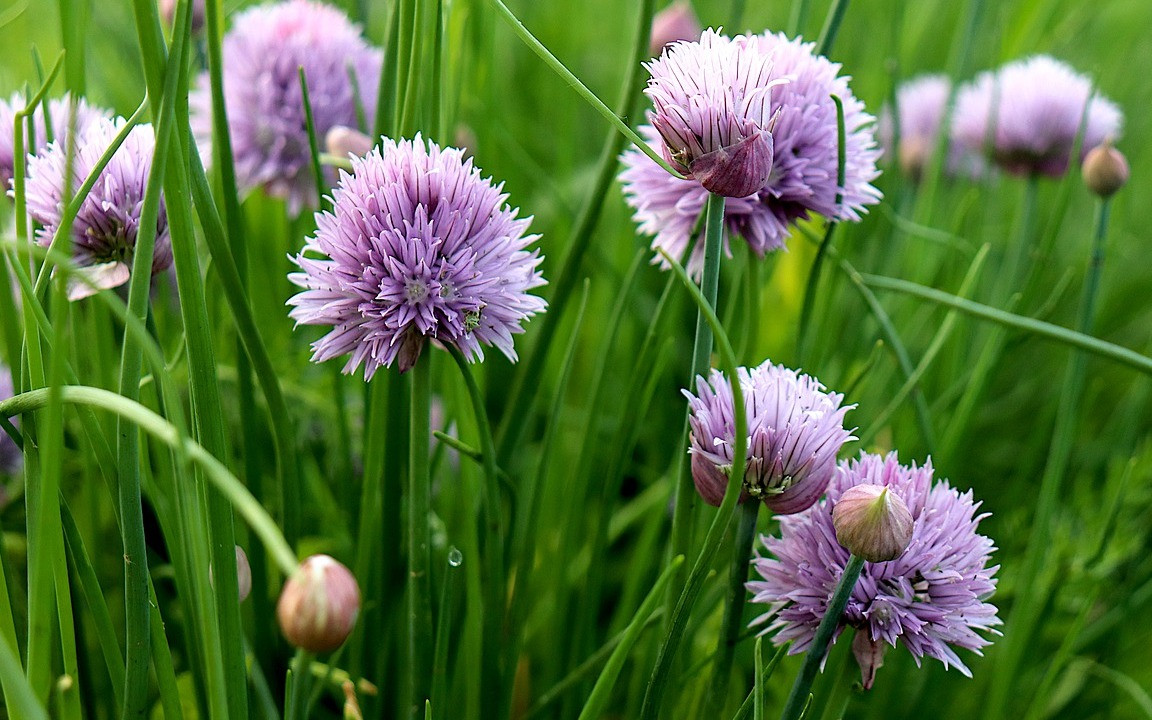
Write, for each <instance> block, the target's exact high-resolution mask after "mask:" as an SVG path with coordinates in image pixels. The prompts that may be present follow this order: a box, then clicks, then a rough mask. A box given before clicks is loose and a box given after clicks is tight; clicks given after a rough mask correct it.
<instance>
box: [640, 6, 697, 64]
mask: <svg viewBox="0 0 1152 720" xmlns="http://www.w3.org/2000/svg"><path fill="white" fill-rule="evenodd" d="M702 29H703V28H701V27H700V21H699V20H698V19H696V13H695V12H693V11H692V6H691V5H689V4H688V3H687V2H686V1H685V0H677V2H674V3H672V4H671V5H669V6H668V7H666V8H664V9H663V10H661V11H660V12H658V13H656V17H654V18H652V36H651V39H650V41H649V47H648V51H649V53H651V54H652V55H659V54H660V51H661V50H663V49H664V46H665V45H667V44H669V43H674V42H677V41H680V40H699V39H700V32H701V30H702Z"/></svg>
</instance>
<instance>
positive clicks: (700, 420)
mask: <svg viewBox="0 0 1152 720" xmlns="http://www.w3.org/2000/svg"><path fill="white" fill-rule="evenodd" d="M736 373H737V375H738V376H739V378H740V388H741V389H742V390H743V391H744V407H745V413H746V417H747V418H748V445H747V447H748V459H747V465H746V468H747V469H746V470H745V472H744V494H743V496H742V498H741V500H742V501H744V500H747V499H749V498H755V499H759V500H763V501H764V503H765V504H766V505H767V506H768V507H770V508H771V509H772V510H774V511H775V512H777V513H779V514H781V515H787V514H790V513H797V512H800V511H801V510H804V509H805V508H807V507H809V506H810V505H811V504H812V503H814V502H816V500H817V498H819V497H820V495H822V494H823V493H824V488H825V487H826V486H827V485H828V481H829V480H830V479H831V477H832V474H833V473H834V472H835V470H836V453H838V452H839V451H840V448H841V447H842V446H843V445H844V443H846V442H848V441H849V440H852V439H854V438H853V437H852V431H850V430H845V429H844V416H845V414H847V412H848V411H849V410H851V409H852V408H853V407H855V406H854V405H848V406H842V405H841V404H840V403H841V402H842V401H843V400H844V396H843V395H841V394H839V393H830V392H826V391H825V390H824V386H823V385H821V384H820V383H819V382H818V381H817V380H816V379H815V378H812V377H809V376H808V375H802V374H800V373H799V372H797V371H795V370H789V369H788V368H786V367H784V366H783V365H773V364H772V363H771V362H765V363H764V364H762V365H760V366H759V367H755V368H752V369H751V370H749V369H748V368H737V369H736ZM683 392H684V395H685V397H687V398H688V407H689V409H690V410H691V415H690V417H689V420H688V422H689V425H690V426H691V430H692V438H691V448H690V449H689V453H691V455H692V480H693V481H694V482H695V484H696V489H697V490H698V491H699V492H700V495H701V497H703V498H704V501H705V502H707V503H708V504H710V505H719V504H720V501H721V500H723V498H724V490H725V488H726V487H727V486H728V473H730V472H731V470H732V444H733V441H734V438H735V433H736V425H735V418H734V416H733V406H732V388H731V386H730V385H729V384H728V379H727V378H726V377H725V376H724V373H722V372H720V371H719V370H713V371H712V374H711V375H710V376H709V377H708V379H707V380H705V379H704V378H703V377H698V378H696V395H693V394H692V393H690V392H689V391H687V390H684V391H683Z"/></svg>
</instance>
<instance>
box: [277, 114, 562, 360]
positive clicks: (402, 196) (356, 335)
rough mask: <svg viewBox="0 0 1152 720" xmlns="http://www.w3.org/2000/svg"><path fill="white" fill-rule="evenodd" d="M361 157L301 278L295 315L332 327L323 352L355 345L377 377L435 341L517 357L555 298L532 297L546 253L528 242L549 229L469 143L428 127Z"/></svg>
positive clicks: (296, 278)
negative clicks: (432, 133)
mask: <svg viewBox="0 0 1152 720" xmlns="http://www.w3.org/2000/svg"><path fill="white" fill-rule="evenodd" d="M351 162H352V174H348V173H344V172H341V174H340V185H339V187H337V188H336V190H335V191H334V192H333V208H332V211H331V212H323V213H317V215H316V224H317V229H316V235H315V236H314V237H313V238H311V239H310V240H309V241H308V243H307V244H306V245H305V246H304V250H303V251H302V252H301V253H300V254H299V255H298V256H296V257H295V258H294V261H295V263H296V264H297V265H298V266H299V267H300V269H301V271H302V272H298V273H293V274H292V275H290V276H289V278H290V279H291V280H292V282H293V283H295V284H296V285H299V286H300V287H302V288H304V291H303V292H301V293H299V294H297V295H295V296H294V297H292V298H290V299H289V300H288V304H290V305H293V306H295V307H294V308H293V310H292V311H291V313H290V315H291V316H292V317H293V318H295V319H296V321H297V322H298V323H301V324H304V325H331V326H332V331H331V332H330V333H328V334H327V335H325V336H324V337H323V338H321V339H320V340H319V341H317V342H316V343H314V344H313V345H312V349H313V351H314V352H313V355H312V360H313V361H314V362H323V361H324V360H328V359H330V358H333V357H336V356H338V355H344V354H346V353H351V357H350V358H349V359H348V363H347V364H346V365H345V367H344V371H345V372H347V373H351V372H354V371H355V370H356V368H358V367H359V366H360V365H361V364H363V365H364V377H365V379H370V378H371V377H372V375H373V373H375V372H376V370H377V369H379V368H380V366H382V365H383V366H386V367H390V366H391V365H392V363H393V362H395V361H397V358H399V365H400V370H401V372H403V371H405V370H407V369H408V368H409V367H411V366H412V364H413V363H415V361H416V358H417V357H418V356H419V354H420V351H421V350H422V349H423V347H424V345H425V342H426V340H428V339H432V340H436V341H439V342H440V343H443V344H450V345H454V346H456V347H457V348H459V349H460V350H461V351H462V352H463V353H464V354H465V355H466V356H468V357H469V358H470V359H473V360H475V359H477V358H480V359H483V357H484V352H483V350H482V348H481V346H482V345H492V346H495V347H496V348H498V349H499V350H500V351H501V352H503V353H504V354H505V355H506V356H507V357H508V358H509V359H511V360H513V361H515V359H516V351H515V349H514V348H513V347H512V335H513V334H515V333H520V332H523V329H522V328H521V327H520V324H521V323H522V322H523V321H524V320H526V319H527V318H528V317H530V316H531V315H534V314H536V313H538V312H541V311H543V310H544V307H545V303H544V301H543V300H542V299H540V298H539V297H536V296H535V295H530V294H528V290H531V289H532V288H536V287H539V286H541V285H543V284H544V279H543V278H542V277H541V276H540V273H539V271H538V270H537V269H536V267H537V266H538V265H539V264H540V260H541V258H540V256H539V254H538V252H536V251H532V252H529V251H528V250H526V248H527V247H528V245H529V244H531V243H532V242H533V241H534V240H536V239H537V238H538V237H539V236H538V235H525V234H524V233H525V232H526V231H527V230H528V225H529V223H530V222H531V218H517V217H516V215H517V213H518V210H514V209H511V208H509V207H508V205H507V203H506V202H505V201H506V200H507V199H508V196H507V195H505V194H503V193H502V192H501V190H502V186H500V185H493V184H492V181H491V180H489V179H485V178H483V177H481V175H480V170H479V169H477V168H475V167H473V166H472V160H471V159H467V160H465V159H464V156H463V153H462V151H460V150H457V149H454V148H445V149H443V150H441V149H440V147H439V146H437V145H436V144H435V143H433V142H431V141H428V142H427V143H426V142H425V141H424V140H423V139H422V138H421V137H420V136H419V135H417V136H416V138H415V139H414V140H400V141H393V140H390V139H388V138H382V139H381V145H378V146H377V147H376V148H375V149H374V150H372V152H370V153H368V155H367V156H365V157H363V158H360V157H352V158H351ZM310 254H316V255H320V256H323V258H322V259H316V258H313V257H309V255H310Z"/></svg>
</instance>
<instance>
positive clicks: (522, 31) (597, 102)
mask: <svg viewBox="0 0 1152 720" xmlns="http://www.w3.org/2000/svg"><path fill="white" fill-rule="evenodd" d="M840 1H841V2H843V1H844V0H840ZM489 2H491V3H492V6H493V7H494V8H495V9H496V12H497V13H499V14H500V17H502V18H503V19H504V21H505V22H507V23H508V26H509V27H511V28H512V31H513V32H515V33H516V35H518V36H519V37H520V39H521V40H523V41H524V44H525V45H527V46H528V47H529V48H531V49H532V52H534V53H536V54H537V55H538V56H539V57H540V59H541V60H543V61H544V64H546V65H547V66H548V67H550V68H552V70H554V71H555V72H556V74H557V75H559V76H560V77H562V78H564V80H565V81H566V82H567V83H568V84H569V85H571V86H572V89H573V90H575V91H576V94H578V95H579V96H580V97H581V98H583V99H584V101H585V102H587V103H588V104H589V105H591V106H592V107H593V108H594V109H595V110H596V112H598V113H600V114H601V115H603V116H604V117H605V119H607V120H608V122H609V123H611V124H612V126H613V127H615V128H616V129H617V130H618V131H620V134H622V135H623V136H624V137H626V138H628V140H629V141H631V142H632V144H634V145H635V146H636V147H637V148H639V149H640V151H641V152H643V153H644V154H645V155H647V156H648V157H650V158H652V160H653V161H654V162H655V163H656V164H657V165H659V166H660V167H662V168H664V169H665V170H667V171H668V172H669V173H670V174H671V175H672V176H673V177H678V178H680V179H684V176H683V175H681V174H680V173H679V172H677V171H676V170H675V169H674V168H673V167H672V166H671V165H669V164H668V161H667V160H665V159H664V158H663V156H661V155H660V153H658V152H656V151H655V150H653V149H652V147H651V146H650V145H649V144H648V143H646V142H644V140H643V139H642V138H641V137H640V136H639V135H637V134H636V132H635V131H634V130H633V129H632V128H630V127H628V123H626V122H624V121H623V120H621V119H620V117H619V116H618V115H616V113H614V112H612V109H611V108H609V107H608V106H607V105H605V104H604V102H603V101H602V100H601V99H600V98H598V97H596V93H594V92H592V91H591V90H589V89H588V86H587V85H585V84H584V83H582V82H580V78H578V77H576V76H575V75H573V74H572V71H571V70H569V69H568V68H567V67H565V66H564V63H562V62H560V60H558V59H557V58H556V56H555V55H553V54H552V52H551V51H550V50H548V48H546V47H544V45H543V44H542V43H541V42H540V41H539V40H537V39H536V37H535V36H534V35H532V33H531V31H529V30H528V28H526V27H524V23H522V22H520V19H519V18H517V17H516V15H515V14H513V12H512V11H511V10H509V9H508V6H507V5H505V4H504V3H503V2H502V0H489Z"/></svg>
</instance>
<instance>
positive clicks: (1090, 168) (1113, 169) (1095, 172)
mask: <svg viewBox="0 0 1152 720" xmlns="http://www.w3.org/2000/svg"><path fill="white" fill-rule="evenodd" d="M1081 174H1082V176H1083V177H1084V184H1085V185H1087V186H1088V189H1089V190H1091V191H1092V192H1094V193H1096V194H1097V195H1099V196H1100V197H1105V198H1106V197H1109V196H1111V195H1112V193H1114V192H1116V191H1117V190H1119V189H1120V188H1122V187H1124V185H1125V184H1127V182H1128V175H1129V170H1128V161H1127V160H1126V159H1125V158H1124V153H1122V152H1120V151H1119V150H1117V149H1116V148H1114V147H1112V143H1111V142H1110V141H1108V140H1105V141H1104V142H1103V143H1101V144H1100V145H1097V146H1096V147H1094V148H1092V149H1091V150H1089V151H1088V154H1087V155H1086V156H1084V164H1083V165H1082V166H1081Z"/></svg>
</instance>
